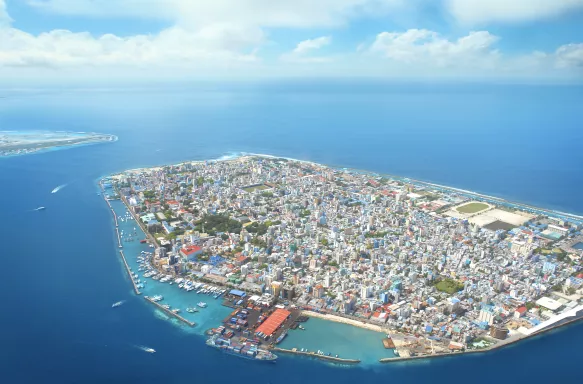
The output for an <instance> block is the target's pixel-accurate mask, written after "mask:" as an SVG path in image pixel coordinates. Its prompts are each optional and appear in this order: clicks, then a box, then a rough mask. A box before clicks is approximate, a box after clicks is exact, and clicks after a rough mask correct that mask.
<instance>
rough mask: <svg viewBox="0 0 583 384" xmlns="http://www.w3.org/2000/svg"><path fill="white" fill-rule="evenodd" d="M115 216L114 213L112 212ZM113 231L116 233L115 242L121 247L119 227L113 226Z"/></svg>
mask: <svg viewBox="0 0 583 384" xmlns="http://www.w3.org/2000/svg"><path fill="white" fill-rule="evenodd" d="M114 216H115V214H114ZM115 232H116V233H117V244H118V245H119V247H120V248H123V245H122V244H121V236H120V234H119V228H118V227H115Z"/></svg>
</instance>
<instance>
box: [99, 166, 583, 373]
mask: <svg viewBox="0 0 583 384" xmlns="http://www.w3.org/2000/svg"><path fill="white" fill-rule="evenodd" d="M100 186H101V189H102V192H103V193H102V195H103V196H104V197H105V199H106V201H107V203H108V204H110V201H109V200H110V199H121V201H122V202H123V204H124V206H125V209H127V212H126V214H125V216H124V217H122V218H121V220H134V221H135V223H137V224H138V225H139V227H140V229H141V230H142V231H143V232H144V234H145V235H146V238H145V239H143V240H142V241H141V242H147V243H148V244H149V246H150V249H151V252H146V251H142V252H141V254H140V255H137V257H138V261H139V265H140V267H139V271H140V273H142V274H143V275H142V277H143V278H144V279H146V278H151V279H153V280H157V282H156V284H159V283H169V284H173V283H174V284H176V286H177V288H176V289H184V290H186V291H188V292H190V291H194V292H195V293H198V294H209V295H212V296H214V297H215V299H217V298H219V297H221V299H222V300H223V305H225V306H228V307H230V308H232V312H231V313H230V314H229V316H227V317H226V318H225V319H219V320H218V321H217V323H218V324H217V327H215V328H212V329H210V330H208V332H207V334H208V335H209V336H210V338H209V341H208V342H207V344H209V345H212V346H213V347H215V348H218V349H222V350H224V351H227V352H228V353H229V354H233V355H241V356H242V357H246V358H254V359H261V360H263V361H272V360H274V359H275V355H273V354H272V352H271V353H270V352H267V350H271V351H273V352H281V353H290V354H296V355H298V356H307V357H315V358H320V359H323V360H327V361H330V362H334V363H339V364H357V363H359V360H355V359H351V358H350V356H341V357H339V356H331V355H330V354H324V353H323V352H322V351H320V350H318V351H307V350H304V349H303V348H301V349H300V348H293V349H283V348H280V347H277V346H276V345H277V344H278V343H280V342H281V341H282V340H283V339H284V338H286V336H287V335H288V330H289V329H298V328H299V329H303V328H302V323H303V322H305V321H306V320H307V319H309V318H310V317H319V318H322V319H325V320H330V321H336V322H342V323H346V324H350V325H353V326H358V327H363V328H368V329H372V330H376V331H380V332H383V333H384V334H385V335H386V337H385V338H384V340H383V344H384V346H385V348H387V349H392V350H393V351H394V353H395V356H397V357H393V358H387V359H381V362H393V361H401V360H406V359H418V358H432V357H437V356H451V355H455V354H459V353H468V352H484V351H488V350H491V349H495V348H499V347H502V346H505V345H510V344H512V343H515V342H517V341H520V340H522V339H524V338H528V337H531V336H533V335H538V334H540V333H542V332H546V331H548V330H550V329H553V328H556V327H557V326H562V325H564V324H569V323H572V322H574V321H577V320H579V319H581V318H582V317H583V305H582V297H583V262H582V257H583V251H582V249H583V234H582V233H581V229H582V228H583V217H581V216H578V215H575V214H569V213H564V212H557V211H553V210H547V209H543V208H538V207H533V206H530V205H525V204H520V203H515V202H510V201H506V200H503V199H500V198H496V197H492V196H487V195H483V194H478V193H474V192H471V191H466V190H461V189H456V188H450V187H445V186H440V185H436V184H432V183H427V182H423V181H419V180H413V179H409V178H403V177H398V176H392V175H381V174H376V173H373V172H366V171H361V170H353V169H346V168H335V167H328V166H325V165H321V164H316V163H311V162H305V161H297V160H291V159H283V158H275V157H269V156H255V155H254V156H242V157H239V158H237V159H231V160H222V161H198V162H186V163H181V164H176V165H169V166H162V167H154V168H141V169H134V170H128V171H125V172H122V173H119V174H115V175H112V176H110V177H107V178H104V179H103V180H101V181H100ZM110 208H111V205H110ZM111 210H112V212H113V213H114V218H115V223H116V227H117V226H118V221H117V220H118V219H117V216H116V214H115V212H114V210H113V208H111ZM120 225H121V224H120ZM132 225H135V224H132ZM134 229H135V228H134ZM116 230H117V228H116ZM117 233H118V236H117V239H118V241H119V247H120V248H123V244H124V243H123V242H124V241H133V240H134V239H135V238H136V236H139V235H135V233H136V232H134V234H130V235H129V237H124V236H128V235H127V234H126V235H123V230H122V231H121V233H122V235H120V231H119V230H118V231H117ZM120 254H121V256H122V257H124V255H123V252H121V251H120ZM123 260H124V263H125V265H126V267H127V271H128V273H129V275H130V277H131V278H132V281H133V283H134V289H135V290H136V293H138V294H140V289H141V288H140V287H142V288H143V287H144V285H143V282H142V281H141V280H139V279H140V278H141V277H140V276H138V275H137V273H135V272H132V271H131V270H130V267H129V266H128V265H127V263H126V261H125V257H124V259H123ZM148 300H149V301H154V302H156V301H159V300H162V297H154V298H148ZM199 304H200V305H199V306H200V307H204V306H206V304H205V303H199ZM203 304H204V306H203ZM165 308H166V310H168V311H170V308H169V306H166V307H165ZM196 310H197V309H196V308H189V309H187V311H188V312H195V311H196ZM173 311H174V313H177V312H178V309H176V310H173ZM184 322H188V321H187V320H184ZM189 325H191V326H192V325H193V324H189ZM287 337H289V336H287ZM354 342H355V343H358V340H354Z"/></svg>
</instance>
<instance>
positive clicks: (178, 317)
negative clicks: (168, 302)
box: [144, 297, 196, 327]
mask: <svg viewBox="0 0 583 384" xmlns="http://www.w3.org/2000/svg"><path fill="white" fill-rule="evenodd" d="M144 299H146V300H148V301H149V302H150V303H152V304H154V305H155V306H156V307H158V309H159V310H161V311H163V312H164V313H166V314H167V315H168V316H172V317H174V318H176V319H178V320H180V321H182V322H183V323H185V324H187V325H189V326H191V327H194V326H195V325H196V323H195V322H194V321H189V320H186V319H185V318H184V317H182V316H180V315H179V314H178V313H174V312H172V311H171V310H169V309H166V308H164V307H163V306H161V305H160V304H158V303H156V302H155V301H154V300H152V299H150V298H149V297H144Z"/></svg>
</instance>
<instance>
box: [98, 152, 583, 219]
mask: <svg viewBox="0 0 583 384" xmlns="http://www.w3.org/2000/svg"><path fill="white" fill-rule="evenodd" d="M253 157H260V158H266V159H272V160H277V159H281V160H286V161H295V162H298V163H304V164H311V165H315V166H318V167H324V168H328V169H332V170H344V171H347V172H351V171H352V172H360V173H362V174H366V175H371V176H373V175H376V176H387V177H390V178H394V179H396V180H398V181H401V182H407V181H405V180H408V182H410V183H412V184H418V185H423V186H426V187H431V188H442V189H445V190H448V191H450V192H453V193H458V194H465V195H470V196H471V197H475V198H476V199H491V200H493V201H495V202H496V203H497V204H503V203H506V204H511V205H514V206H516V207H517V208H521V207H524V208H528V209H537V210H539V211H541V212H544V213H545V214H547V215H548V216H556V217H561V216H564V217H568V218H570V219H571V220H578V221H580V222H581V223H583V214H582V215H579V214H575V213H569V212H562V211H558V210H556V209H554V208H545V207H539V206H536V205H533V204H532V203H524V202H521V201H518V200H508V199H506V198H503V197H497V196H492V195H488V194H486V193H481V192H474V191H471V190H468V189H463V188H457V187H450V186H447V185H441V184H438V183H435V182H431V181H424V180H420V179H413V178H411V177H407V176H400V175H396V174H392V173H381V172H377V171H369V170H362V169H358V168H351V167H345V166H341V165H326V164H320V163H316V162H314V161H309V160H301V159H295V158H291V157H284V156H275V155H269V154H259V153H249V152H235V154H234V155H224V156H221V157H219V158H216V159H205V160H185V161H180V162H178V163H172V164H170V163H169V164H160V165H154V166H149V167H148V166H146V167H137V168H130V169H126V170H122V171H118V172H114V173H112V174H110V175H109V176H105V177H115V176H117V175H120V174H122V173H125V172H144V171H147V170H156V169H158V170H159V169H162V168H164V167H169V166H179V165H184V164H203V163H205V162H229V161H241V160H245V159H249V158H253Z"/></svg>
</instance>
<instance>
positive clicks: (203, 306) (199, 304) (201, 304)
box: [196, 301, 206, 308]
mask: <svg viewBox="0 0 583 384" xmlns="http://www.w3.org/2000/svg"><path fill="white" fill-rule="evenodd" d="M196 305H198V306H199V307H201V308H206V303H204V302H202V301H201V302H200V303H198V304H196Z"/></svg>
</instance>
